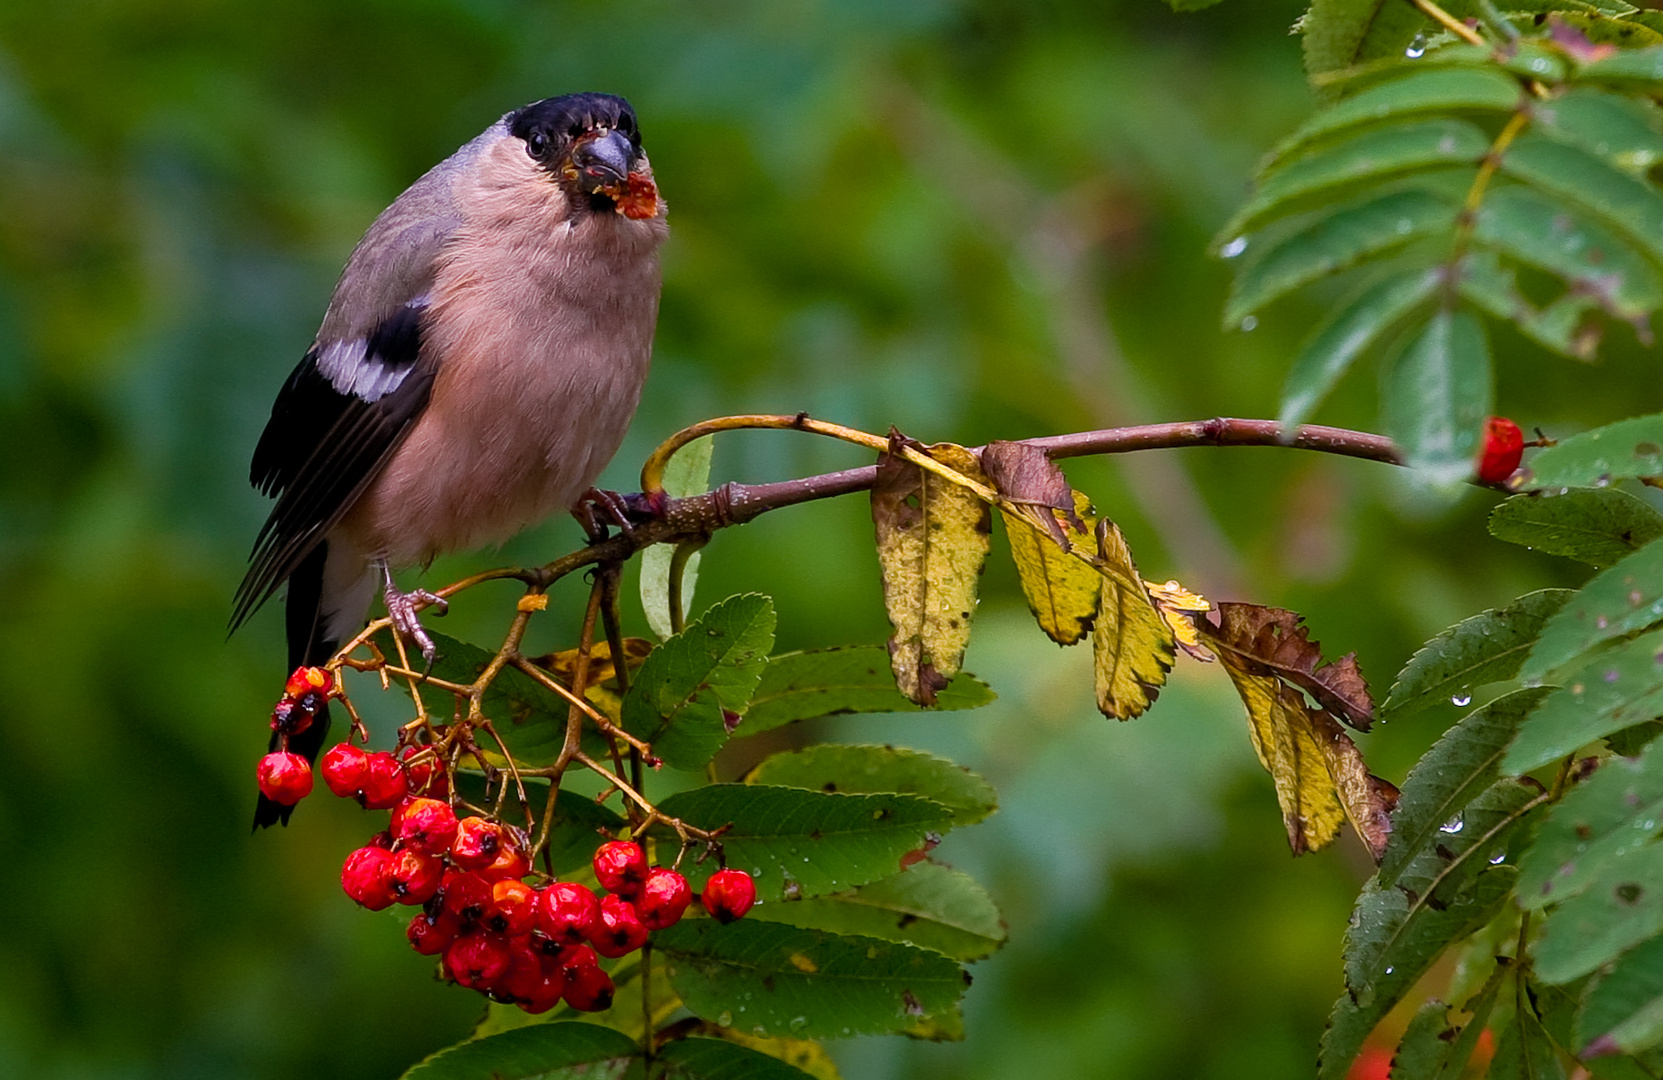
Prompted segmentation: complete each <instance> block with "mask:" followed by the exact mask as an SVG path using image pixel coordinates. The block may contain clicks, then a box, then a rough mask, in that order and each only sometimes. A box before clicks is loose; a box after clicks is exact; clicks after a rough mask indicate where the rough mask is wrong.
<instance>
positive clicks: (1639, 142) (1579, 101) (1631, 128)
mask: <svg viewBox="0 0 1663 1080" xmlns="http://www.w3.org/2000/svg"><path fill="white" fill-rule="evenodd" d="M1535 118H1536V130H1537V131H1540V132H1542V133H1543V134H1544V135H1547V136H1549V137H1551V138H1555V139H1558V140H1560V141H1561V142H1568V143H1571V144H1573V145H1575V146H1580V147H1581V148H1582V149H1584V150H1586V151H1588V152H1589V153H1590V154H1594V155H1597V156H1599V157H1602V158H1605V159H1606V160H1607V161H1609V162H1611V164H1613V165H1615V166H1616V167H1617V168H1619V169H1621V170H1623V171H1624V172H1626V173H1632V174H1633V175H1635V176H1640V177H1644V176H1645V175H1646V173H1647V172H1649V171H1650V170H1651V168H1652V166H1654V165H1657V164H1658V163H1659V162H1663V134H1659V133H1658V130H1657V126H1658V124H1659V123H1660V122H1663V117H1660V116H1659V114H1658V110H1657V107H1656V106H1654V105H1652V104H1650V103H1649V102H1642V101H1639V100H1636V99H1634V98H1631V97H1627V96H1624V95H1621V94H1609V93H1605V92H1603V91H1600V90H1595V89H1592V88H1590V87H1579V88H1576V89H1573V90H1571V91H1570V92H1569V93H1566V94H1564V95H1562V96H1560V97H1557V98H1554V99H1553V100H1551V101H1544V102H1541V103H1540V104H1538V105H1537V106H1536V110H1535Z"/></svg>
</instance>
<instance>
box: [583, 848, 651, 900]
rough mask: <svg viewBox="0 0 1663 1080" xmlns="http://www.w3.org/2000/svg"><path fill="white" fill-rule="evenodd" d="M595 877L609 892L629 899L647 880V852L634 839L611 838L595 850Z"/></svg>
mask: <svg viewBox="0 0 1663 1080" xmlns="http://www.w3.org/2000/svg"><path fill="white" fill-rule="evenodd" d="M595 877H596V878H597V879H599V880H600V883H601V888H603V889H605V890H606V891H607V892H609V893H613V894H614V895H617V896H622V897H624V898H625V899H629V898H630V897H633V896H634V895H635V894H636V893H638V892H640V891H641V883H642V882H643V881H645V880H647V856H646V853H645V852H643V851H642V850H641V845H640V844H637V843H635V842H634V841H631V840H609V841H607V842H606V843H604V844H602V845H601V846H600V847H599V848H598V849H597V850H596V851H595Z"/></svg>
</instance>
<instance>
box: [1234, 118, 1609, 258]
mask: <svg viewBox="0 0 1663 1080" xmlns="http://www.w3.org/2000/svg"><path fill="white" fill-rule="evenodd" d="M1489 146H1490V139H1489V137H1488V136H1487V135H1485V134H1484V132H1483V130H1482V129H1481V128H1479V127H1477V126H1476V125H1474V124H1471V123H1468V122H1467V121H1465V120H1450V119H1441V120H1414V121H1407V122H1404V123H1397V124H1387V125H1383V126H1381V127H1377V128H1369V129H1368V130H1365V131H1363V132H1361V133H1360V134H1357V135H1354V136H1351V137H1349V138H1346V139H1342V140H1340V141H1338V142H1335V143H1331V144H1325V145H1323V146H1320V147H1317V148H1315V149H1313V150H1310V151H1308V152H1307V153H1305V154H1304V155H1302V156H1299V157H1293V158H1288V159H1285V160H1283V161H1280V162H1277V163H1276V164H1275V165H1274V166H1273V167H1272V168H1271V169H1270V170H1269V171H1267V172H1265V173H1263V174H1262V175H1261V176H1260V178H1259V182H1258V184H1257V186H1256V187H1255V189H1254V192H1253V195H1252V196H1251V197H1250V198H1249V199H1248V201H1247V203H1246V204H1245V205H1243V206H1242V208H1241V209H1239V210H1237V211H1236V214H1235V216H1234V217H1233V218H1231V219H1230V223H1229V224H1228V225H1226V226H1225V227H1224V229H1223V230H1221V231H1220V233H1219V235H1220V236H1224V237H1234V236H1240V235H1242V234H1243V233H1248V232H1252V231H1253V230H1254V229H1256V228H1258V227H1259V226H1260V225H1262V224H1264V223H1265V222H1267V221H1270V220H1271V219H1272V218H1275V217H1278V216H1280V215H1282V214H1284V213H1288V212H1291V211H1293V210H1297V209H1301V208H1303V207H1305V206H1308V205H1309V204H1310V201H1311V200H1312V199H1313V198H1314V197H1316V196H1318V195H1321V196H1323V197H1324V198H1326V199H1332V198H1333V197H1335V195H1336V193H1339V192H1343V191H1344V190H1345V189H1346V188H1348V187H1351V186H1354V185H1357V184H1359V183H1361V182H1364V181H1377V180H1386V179H1390V178H1393V177H1397V176H1403V175H1406V174H1408V173H1413V172H1419V171H1422V170H1426V169H1435V168H1439V167H1442V166H1446V165H1472V164H1477V162H1478V161H1479V159H1480V158H1482V157H1483V156H1484V154H1485V152H1486V151H1487V150H1488V149H1489ZM1590 160H1596V159H1592V158H1590ZM1613 175H1618V176H1620V175H1622V174H1620V173H1614V174H1613Z"/></svg>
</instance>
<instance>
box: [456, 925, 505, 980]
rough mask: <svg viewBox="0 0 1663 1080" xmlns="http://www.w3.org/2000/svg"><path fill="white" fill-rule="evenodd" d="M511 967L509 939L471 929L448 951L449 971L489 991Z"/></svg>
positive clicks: (460, 978) (457, 977)
mask: <svg viewBox="0 0 1663 1080" xmlns="http://www.w3.org/2000/svg"><path fill="white" fill-rule="evenodd" d="M507 970H508V939H507V938H505V937H503V936H502V935H500V934H488V933H483V932H480V931H471V932H469V933H465V934H463V935H462V936H461V937H459V938H457V939H456V940H455V941H453V942H451V943H450V947H449V948H447V949H446V950H445V971H446V973H448V974H449V975H450V977H451V978H453V979H455V980H456V981H457V982H459V983H461V984H462V985H463V986H466V987H468V988H469V989H471V990H486V989H489V988H490V986H491V984H492V983H494V982H496V981H497V980H498V979H500V978H502V974H503V972H505V971H507Z"/></svg>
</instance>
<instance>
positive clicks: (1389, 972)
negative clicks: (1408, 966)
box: [1386, 964, 1397, 975]
mask: <svg viewBox="0 0 1663 1080" xmlns="http://www.w3.org/2000/svg"><path fill="white" fill-rule="evenodd" d="M1396 970H1397V969H1396V968H1394V967H1392V966H1391V965H1389V964H1388V965H1387V966H1386V974H1388V975H1390V974H1391V973H1392V972H1394V971H1396Z"/></svg>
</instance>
